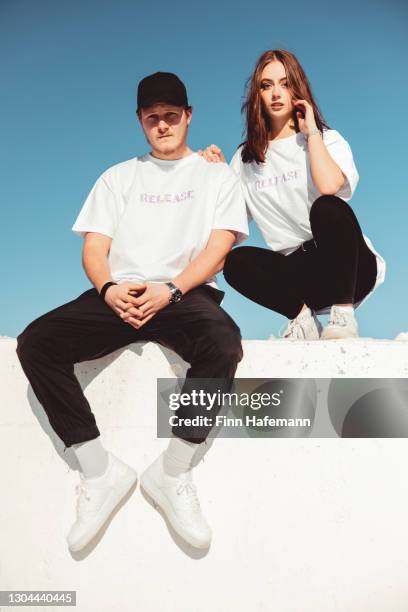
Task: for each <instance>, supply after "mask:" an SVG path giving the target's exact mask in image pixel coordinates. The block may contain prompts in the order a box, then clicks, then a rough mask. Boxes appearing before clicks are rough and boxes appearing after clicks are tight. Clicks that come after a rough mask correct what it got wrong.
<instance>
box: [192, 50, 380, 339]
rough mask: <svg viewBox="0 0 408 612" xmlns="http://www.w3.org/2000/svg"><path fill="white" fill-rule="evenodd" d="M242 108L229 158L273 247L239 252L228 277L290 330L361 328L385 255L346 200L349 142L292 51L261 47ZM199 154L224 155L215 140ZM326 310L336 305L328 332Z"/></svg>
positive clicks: (350, 179) (230, 260)
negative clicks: (241, 125) (241, 138)
mask: <svg viewBox="0 0 408 612" xmlns="http://www.w3.org/2000/svg"><path fill="white" fill-rule="evenodd" d="M242 110H243V111H244V112H245V115H246V140H245V142H244V143H243V144H242V145H240V146H239V148H238V149H237V151H236V153H235V154H234V156H233V158H232V160H231V164H230V165H231V167H232V168H233V169H234V170H235V172H236V173H237V174H238V175H239V177H240V181H241V186H242V190H243V193H244V197H245V201H246V204H247V208H248V211H249V214H250V216H251V217H252V218H253V219H254V221H255V223H256V224H257V225H258V227H259V230H260V232H261V234H262V235H263V238H264V239H265V242H266V244H267V246H268V247H269V248H268V249H263V248H258V247H253V246H244V247H239V248H237V249H234V250H233V251H231V253H230V254H229V256H228V257H227V259H226V262H225V266H224V276H225V278H226V280H227V281H228V283H229V284H230V285H231V286H232V287H234V288H235V289H236V290H237V291H239V292H240V293H242V294H243V295H245V296H246V297H248V298H249V299H251V300H253V301H254V302H256V303H258V304H261V305H262V306H265V307H266V308H270V309H271V310H274V311H276V312H279V313H280V314H282V315H284V316H285V317H287V318H288V319H289V323H288V326H287V328H286V331H285V332H284V334H283V337H284V338H288V339H295V340H296V339H302V340H318V339H319V338H321V339H323V340H330V339H337V338H348V337H356V336H358V326H357V321H356V318H355V316H354V310H355V309H356V308H357V307H358V306H360V305H361V304H362V303H363V302H364V301H365V300H366V298H367V297H368V296H369V295H370V294H371V293H372V292H373V291H374V289H376V287H378V285H380V284H381V283H382V282H383V280H384V275H385V262H384V259H383V258H382V257H381V255H379V253H377V252H376V250H375V249H374V247H373V245H372V243H371V241H370V240H369V239H368V238H367V237H366V236H365V235H364V234H363V233H362V231H361V228H360V225H359V223H358V220H357V218H356V215H355V213H354V212H353V210H352V208H351V207H350V205H349V204H348V203H347V202H348V201H349V200H350V199H351V197H352V195H353V192H354V190H355V188H356V185H357V182H358V179H359V176H358V173H357V170H356V167H355V164H354V160H353V155H352V152H351V149H350V146H349V144H348V142H347V141H346V140H345V139H344V138H343V137H342V136H341V135H340V134H339V132H337V131H336V130H334V129H329V128H328V126H327V124H326V123H325V121H324V119H323V117H322V115H321V113H320V110H319V108H318V106H317V104H316V102H315V100H314V98H313V94H312V91H311V88H310V85H309V82H308V80H307V78H306V75H305V73H304V71H303V69H302V67H301V66H300V64H299V62H298V60H297V59H296V57H295V56H294V55H293V54H292V53H290V52H288V51H284V50H272V51H266V52H265V53H263V54H262V55H261V57H260V58H259V59H258V61H257V63H256V66H255V69H254V72H253V74H252V76H251V77H250V79H249V82H248V92H247V97H246V101H245V102H244V105H243V108H242ZM199 153H200V154H201V155H203V156H204V157H205V158H206V159H207V161H211V162H217V161H225V160H224V156H223V154H222V151H221V150H220V149H219V148H218V147H217V146H216V145H211V146H210V147H208V148H207V149H206V150H205V151H199ZM319 313H330V319H329V322H328V325H327V326H326V327H325V328H324V329H323V330H322V326H321V324H320V321H319V320H318V319H317V317H316V314H319Z"/></svg>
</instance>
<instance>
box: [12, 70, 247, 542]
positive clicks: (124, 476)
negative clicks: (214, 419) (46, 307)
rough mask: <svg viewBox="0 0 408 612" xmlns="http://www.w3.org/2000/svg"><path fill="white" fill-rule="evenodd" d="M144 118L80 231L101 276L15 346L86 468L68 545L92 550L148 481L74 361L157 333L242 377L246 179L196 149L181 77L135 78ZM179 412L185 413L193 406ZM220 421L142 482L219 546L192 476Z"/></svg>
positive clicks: (177, 518) (190, 377)
mask: <svg viewBox="0 0 408 612" xmlns="http://www.w3.org/2000/svg"><path fill="white" fill-rule="evenodd" d="M137 115H138V119H139V121H140V124H141V126H142V128H143V131H144V134H145V136H146V139H147V141H148V143H149V144H150V146H151V152H150V153H147V154H145V155H143V156H141V157H135V158H133V159H129V160H127V161H124V162H122V163H119V164H116V165H114V166H112V167H110V168H108V169H107V170H106V171H105V172H103V174H102V175H101V176H100V177H99V178H98V180H97V181H96V183H95V185H94V186H93V188H92V190H91V192H90V193H89V195H88V197H87V199H86V201H85V203H84V205H83V207H82V209H81V211H80V213H79V216H78V218H77V219H76V221H75V224H74V226H73V228H72V229H73V231H74V232H76V233H77V234H79V235H80V236H83V237H84V246H83V263H84V268H85V271H86V273H87V275H88V277H89V279H90V280H91V282H92V284H93V285H94V287H93V288H91V289H89V290H88V291H85V292H84V293H83V294H82V295H80V296H79V297H77V298H76V299H74V300H73V301H71V302H68V303H67V304H64V305H62V306H60V307H58V308H55V309H54V310H52V311H50V312H48V313H46V314H44V315H43V316H41V317H39V318H38V319H36V320H35V321H33V322H32V323H30V324H29V325H28V326H27V327H26V329H25V330H24V331H23V332H22V333H21V334H20V335H19V336H18V346H17V354H18V357H19V359H20V362H21V365H22V367H23V370H24V372H25V374H26V375H27V377H28V379H29V381H30V383H31V385H32V388H33V390H34V393H35V395H36V396H37V398H38V400H39V402H40V403H41V404H42V406H43V408H44V410H45V412H46V413H47V416H48V419H49V422H50V424H51V427H52V428H53V429H54V431H55V432H56V433H57V434H58V436H59V437H60V438H61V440H62V441H63V442H64V444H65V447H73V449H74V452H75V453H76V456H77V458H78V462H79V465H80V467H81V473H80V484H79V486H78V488H77V490H78V493H79V499H78V504H77V520H76V522H75V523H74V525H73V526H72V528H71V530H70V531H69V533H68V534H67V541H68V545H69V548H70V550H71V551H79V550H81V549H82V548H84V547H85V546H86V545H87V544H88V543H89V542H90V541H91V539H92V538H93V537H94V536H95V535H96V534H97V533H98V531H99V530H100V529H101V527H102V525H104V523H105V522H106V520H107V519H108V517H109V516H110V514H111V513H112V511H113V510H114V508H116V507H117V506H118V504H119V502H120V501H121V500H122V498H123V497H124V496H125V495H126V494H127V493H128V492H129V491H130V490H131V489H132V487H133V486H134V484H135V483H136V481H137V474H136V472H135V470H134V469H133V468H132V467H130V466H128V465H126V464H125V463H124V462H123V461H121V460H120V459H119V458H117V457H116V456H114V455H113V454H112V453H111V452H110V451H108V450H106V449H105V448H104V447H103V445H102V443H101V440H100V432H99V429H98V426H97V424H96V420H95V416H94V414H93V413H92V411H91V407H90V405H89V403H88V401H87V399H86V397H85V395H84V393H83V391H82V389H81V387H80V385H79V382H78V380H77V378H76V377H75V375H74V364H75V363H78V362H82V361H86V360H90V359H96V358H98V357H101V356H103V355H106V354H108V353H111V352H113V351H115V350H117V349H119V348H121V347H124V346H126V345H128V344H130V343H132V342H136V341H147V340H151V341H153V342H157V343H159V344H162V345H164V346H166V347H168V348H171V349H172V350H174V351H175V352H176V353H177V354H178V355H180V356H181V357H182V358H183V359H184V360H185V361H187V362H188V363H189V364H190V368H189V370H188V372H187V377H186V381H185V388H188V389H191V388H192V386H193V385H192V382H193V381H194V379H197V378H200V379H202V378H205V379H218V380H219V379H221V380H223V381H225V384H226V386H228V385H229V384H232V380H233V378H234V375H235V371H236V368H237V364H238V362H239V361H240V359H241V358H242V347H241V335H240V330H239V328H238V327H237V325H236V324H235V323H234V321H233V320H232V319H231V317H230V316H229V315H228V314H227V313H226V312H225V311H224V310H223V309H222V308H221V306H220V302H221V300H222V297H223V295H224V294H223V292H222V291H220V290H219V289H218V288H217V285H216V280H215V274H216V273H217V272H218V271H220V270H221V269H222V267H223V263H224V260H225V256H226V255H227V253H228V252H229V251H230V249H231V247H232V246H233V244H234V243H236V242H240V241H241V240H243V239H245V238H246V237H247V236H248V225H247V217H246V212H245V203H244V200H243V198H242V196H241V195H240V188H239V181H238V179H237V177H236V175H235V174H234V172H233V171H232V170H231V169H230V168H229V167H228V166H227V165H226V164H217V165H215V164H208V163H207V162H206V161H205V160H204V159H203V158H202V157H200V156H199V155H198V154H197V153H195V152H193V151H192V150H191V149H190V148H189V147H188V145H187V134H188V128H189V125H190V122H191V119H192V107H191V106H189V104H188V99H187V92H186V89H185V87H184V85H183V83H182V82H181V81H180V80H179V79H178V77H177V76H176V75H174V74H172V73H162V72H158V73H155V74H152V75H150V76H148V77H146V78H144V79H143V80H142V81H141V82H140V83H139V86H138V109H137ZM185 411H186V413H187V414H186V415H183V408H180V410H179V412H178V416H179V417H180V421H181V422H182V419H183V417H185V418H187V417H188V416H191V413H189V412H188V409H187V408H186V409H185ZM210 429H211V427H208V428H204V429H201V430H200V431H199V432H198V434H199V435H197V430H195V429H194V428H189V427H186V428H184V429H183V428H182V429H177V435H176V432H175V430H174V428H173V432H172V433H173V437H172V438H171V439H170V442H169V445H168V448H167V449H166V450H165V451H164V452H163V453H162V454H161V455H160V456H159V457H158V458H157V459H156V461H154V463H153V464H152V465H151V466H150V467H148V468H147V470H146V471H145V472H144V473H143V474H142V476H141V484H142V486H143V487H144V488H145V490H146V492H147V493H148V494H149V495H150V496H151V497H152V498H153V500H154V501H155V502H156V503H157V504H158V505H159V506H160V507H161V508H162V509H163V510H164V512H165V513H166V515H167V517H168V519H169V521H170V523H171V524H172V526H173V528H174V529H175V530H176V531H177V532H178V533H179V535H180V536H181V537H182V538H184V539H185V540H186V541H187V542H189V543H190V544H192V545H193V546H197V547H202V548H205V547H208V546H209V544H210V540H211V530H210V527H209V526H208V524H207V522H206V520H205V518H204V516H203V513H202V510H201V506H200V503H199V500H198V496H197V490H196V486H195V483H194V482H193V478H192V458H193V455H194V453H195V452H196V450H197V445H198V444H200V443H202V442H203V441H204V440H205V439H206V437H207V436H208V434H209V431H210Z"/></svg>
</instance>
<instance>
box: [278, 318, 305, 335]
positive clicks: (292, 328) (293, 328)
mask: <svg viewBox="0 0 408 612" xmlns="http://www.w3.org/2000/svg"><path fill="white" fill-rule="evenodd" d="M279 337H280V338H291V337H294V338H304V337H305V334H304V331H303V329H302V326H301V324H300V322H299V321H298V319H297V318H296V319H292V320H291V321H290V322H289V325H288V326H287V328H286V331H285V332H284V333H283V334H282V327H281V328H280V330H279Z"/></svg>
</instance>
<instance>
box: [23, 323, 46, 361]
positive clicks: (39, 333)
mask: <svg viewBox="0 0 408 612" xmlns="http://www.w3.org/2000/svg"><path fill="white" fill-rule="evenodd" d="M47 346H49V348H51V346H52V338H51V337H50V336H49V333H47V331H46V330H45V329H44V327H43V326H41V325H35V326H34V325H29V326H28V327H26V329H25V330H24V331H23V332H21V334H20V335H19V336H17V348H16V353H17V356H18V358H19V360H20V362H21V363H23V362H29V361H31V360H33V359H36V358H37V357H38V354H39V353H42V352H45V351H46V350H47Z"/></svg>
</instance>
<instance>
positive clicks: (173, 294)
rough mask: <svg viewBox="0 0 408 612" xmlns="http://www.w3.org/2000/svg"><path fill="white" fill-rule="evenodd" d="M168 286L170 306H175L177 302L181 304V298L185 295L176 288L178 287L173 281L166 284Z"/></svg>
mask: <svg viewBox="0 0 408 612" xmlns="http://www.w3.org/2000/svg"><path fill="white" fill-rule="evenodd" d="M166 285H167V286H168V288H169V289H170V297H169V302H170V304H175V303H176V302H179V301H180V300H181V298H182V297H183V294H182V293H181V291H180V289H179V288H178V287H176V285H175V284H174V283H172V282H171V281H170V282H168V283H166Z"/></svg>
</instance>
